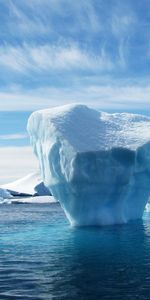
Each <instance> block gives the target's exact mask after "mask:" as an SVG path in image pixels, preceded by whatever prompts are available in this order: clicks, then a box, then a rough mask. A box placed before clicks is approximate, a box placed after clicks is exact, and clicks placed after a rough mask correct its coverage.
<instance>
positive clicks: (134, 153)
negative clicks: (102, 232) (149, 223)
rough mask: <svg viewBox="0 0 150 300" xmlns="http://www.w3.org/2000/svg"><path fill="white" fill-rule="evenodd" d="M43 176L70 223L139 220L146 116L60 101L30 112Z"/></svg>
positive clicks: (148, 141) (147, 144) (145, 171)
mask: <svg viewBox="0 0 150 300" xmlns="http://www.w3.org/2000/svg"><path fill="white" fill-rule="evenodd" d="M27 129H28V132H29V134H30V138H31V144H32V145H33V148H34V153H35V155H36V156H37V157H38V159H39V163H40V170H41V176H42V180H43V182H44V184H45V186H46V187H47V188H48V189H49V191H50V192H51V193H52V195H53V196H54V197H55V199H57V200H58V201H59V202H60V204H61V206H62V208H63V209H64V211H65V213H66V216H67V218H68V220H69V221H70V223H71V224H72V225H75V226H86V225H109V224H120V223H126V222H128V221H130V220H135V219H138V218H141V217H142V215H143V211H144V208H145V205H146V203H147V201H148V197H149V195H150V118H149V117H146V116H142V115H135V114H129V113H113V114H109V113H105V112H99V111H97V110H94V109H92V108H89V107H87V106H85V105H82V104H81V105H77V104H73V105H64V106H61V107H55V108H50V109H47V110H41V111H37V112H34V113H32V115H31V116H30V118H29V120H28V125H27Z"/></svg>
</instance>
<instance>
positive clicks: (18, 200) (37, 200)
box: [0, 196, 57, 204]
mask: <svg viewBox="0 0 150 300" xmlns="http://www.w3.org/2000/svg"><path fill="white" fill-rule="evenodd" d="M56 202H57V201H56V200H55V198H54V197H52V196H37V197H13V198H7V199H6V198H5V199H3V198H0V204H47V203H48V204H51V203H56Z"/></svg>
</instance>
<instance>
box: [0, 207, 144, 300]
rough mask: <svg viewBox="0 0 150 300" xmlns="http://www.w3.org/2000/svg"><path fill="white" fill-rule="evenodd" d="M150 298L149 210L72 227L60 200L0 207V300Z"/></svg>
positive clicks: (114, 299)
mask: <svg viewBox="0 0 150 300" xmlns="http://www.w3.org/2000/svg"><path fill="white" fill-rule="evenodd" d="M4 299H7V300H9V299H19V300H28V299H30V300H31V299H32V300H33V299H34V300H51V299H57V300H58V299H64V300H77V299H79V300H85V299H86V300H97V299H108V300H117V299H118V300H127V299H128V300H130V299H132V300H133V299H140V300H144V299H147V300H148V299H150V213H149V212H145V213H144V217H143V220H140V221H135V222H131V223H129V224H124V225H115V226H105V227H81V228H73V227H71V226H70V225H69V223H68V221H67V219H66V217H65V215H64V213H63V211H62V209H61V207H60V205H59V204H58V203H53V204H38V205H37V204H36V205H35V204H28V205H27V204H20V205H19V204H11V205H8V204H7V205H1V207H0V300H4Z"/></svg>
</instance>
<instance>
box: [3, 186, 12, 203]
mask: <svg viewBox="0 0 150 300" xmlns="http://www.w3.org/2000/svg"><path fill="white" fill-rule="evenodd" d="M11 198H12V195H11V194H10V193H9V192H8V191H7V190H6V189H3V188H0V201H3V199H11Z"/></svg>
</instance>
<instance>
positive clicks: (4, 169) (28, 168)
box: [0, 147, 38, 184]
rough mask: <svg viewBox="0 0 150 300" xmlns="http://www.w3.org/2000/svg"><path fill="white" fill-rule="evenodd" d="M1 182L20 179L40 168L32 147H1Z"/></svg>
mask: <svg viewBox="0 0 150 300" xmlns="http://www.w3.org/2000/svg"><path fill="white" fill-rule="evenodd" d="M0 166H1V167H0V184H4V183H8V182H11V181H13V180H16V179H19V178H21V177H23V176H25V175H27V174H29V173H31V172H35V171H36V170H37V168H38V161H37V159H36V157H35V156H34V155H33V153H32V149H31V148H30V147H3V148H0Z"/></svg>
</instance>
